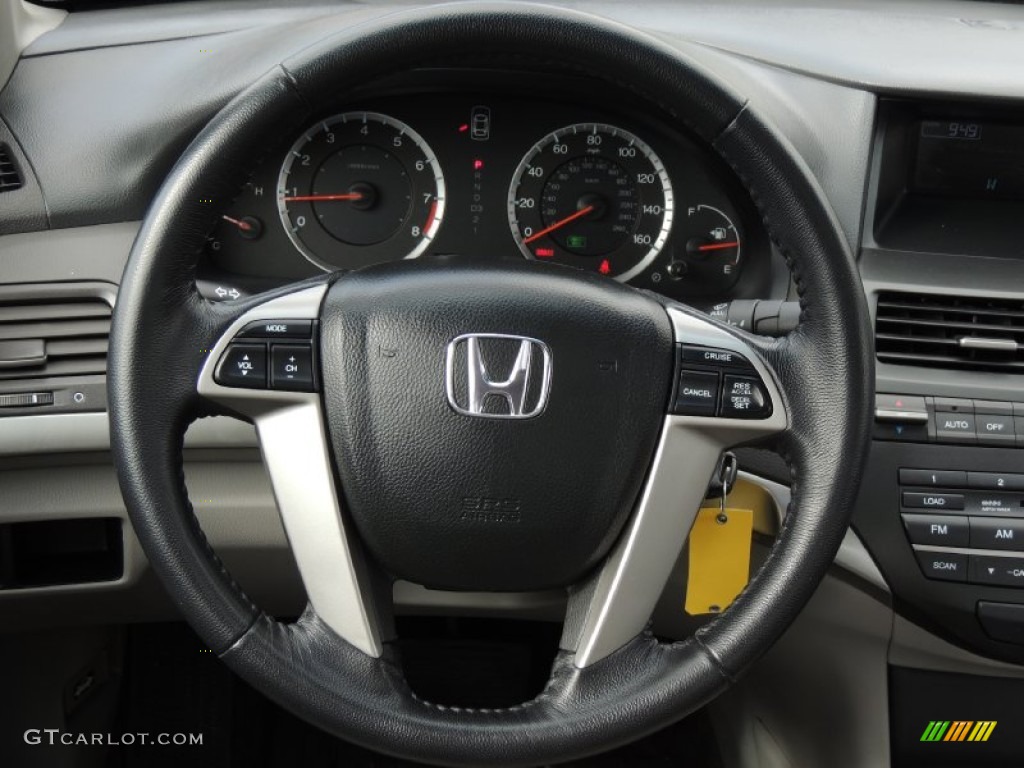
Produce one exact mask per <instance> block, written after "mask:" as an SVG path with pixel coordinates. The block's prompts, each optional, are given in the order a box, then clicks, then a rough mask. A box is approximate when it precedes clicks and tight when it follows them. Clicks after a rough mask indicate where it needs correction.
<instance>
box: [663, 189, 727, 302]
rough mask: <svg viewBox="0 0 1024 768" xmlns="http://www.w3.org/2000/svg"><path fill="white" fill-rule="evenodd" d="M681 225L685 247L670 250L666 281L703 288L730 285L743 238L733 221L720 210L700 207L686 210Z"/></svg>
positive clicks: (710, 206)
mask: <svg viewBox="0 0 1024 768" xmlns="http://www.w3.org/2000/svg"><path fill="white" fill-rule="evenodd" d="M680 225H681V230H682V238H681V241H682V242H683V243H684V245H683V247H679V246H678V245H677V246H676V247H675V248H674V249H673V259H672V262H671V263H670V264H669V266H668V270H667V271H668V276H669V278H670V279H672V280H686V281H687V282H691V283H695V284H700V285H701V286H705V287H714V288H728V287H729V286H731V285H732V284H733V283H734V282H735V281H736V278H737V277H738V275H739V268H740V257H741V254H742V251H743V236H742V234H741V233H740V231H739V229H738V228H737V227H736V225H735V224H734V223H733V220H732V219H731V218H729V216H728V215H726V214H725V213H724V212H722V211H721V210H720V209H718V208H715V207H714V206H712V205H705V204H701V205H696V206H693V207H690V208H688V209H687V211H686V218H685V219H684V220H683V221H681V222H680ZM677 242H679V241H677Z"/></svg>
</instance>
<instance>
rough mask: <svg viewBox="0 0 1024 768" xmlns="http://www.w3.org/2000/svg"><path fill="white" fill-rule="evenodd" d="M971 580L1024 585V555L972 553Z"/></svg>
mask: <svg viewBox="0 0 1024 768" xmlns="http://www.w3.org/2000/svg"><path fill="white" fill-rule="evenodd" d="M971 582H973V583H974V584H992V585H994V586H999V587H1024V557H998V556H996V555H971Z"/></svg>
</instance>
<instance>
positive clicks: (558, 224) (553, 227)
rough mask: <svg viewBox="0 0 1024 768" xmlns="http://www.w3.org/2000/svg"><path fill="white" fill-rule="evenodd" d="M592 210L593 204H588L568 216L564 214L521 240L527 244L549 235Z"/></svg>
mask: <svg viewBox="0 0 1024 768" xmlns="http://www.w3.org/2000/svg"><path fill="white" fill-rule="evenodd" d="M592 210H594V206H592V205H588V206H587V207H586V208H580V209H579V210H578V211H576V213H574V214H571V215H569V216H566V217H565V218H564V219H561V220H559V221H556V222H555V223H554V224H552V225H551V226H550V227H544V229H542V230H541V231H540V232H537V233H535V234H532V235H530V236H529V237H528V238H526V239H525V240H523V243H524V244H525V245H529V244H530V243H532V242H533V241H534V240H536V239H537V238H539V237H544V235H549V234H551V233H552V232H554V231H555V230H556V229H561V228H562V227H564V226H565V225H566V224H570V223H571V222H574V221H576V219H581V218H583V217H584V216H586V215H587V214H588V213H590V212H591V211H592Z"/></svg>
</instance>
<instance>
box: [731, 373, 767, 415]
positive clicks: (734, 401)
mask: <svg viewBox="0 0 1024 768" xmlns="http://www.w3.org/2000/svg"><path fill="white" fill-rule="evenodd" d="M771 413H772V407H771V404H770V403H769V402H768V398H767V396H766V395H765V392H764V387H762V386H761V382H760V381H758V380H757V379H753V378H750V377H749V376H729V375H727V376H725V381H724V383H723V386H722V408H721V411H720V415H722V416H724V417H726V418H730V419H763V418H765V417H767V416H770V415H771Z"/></svg>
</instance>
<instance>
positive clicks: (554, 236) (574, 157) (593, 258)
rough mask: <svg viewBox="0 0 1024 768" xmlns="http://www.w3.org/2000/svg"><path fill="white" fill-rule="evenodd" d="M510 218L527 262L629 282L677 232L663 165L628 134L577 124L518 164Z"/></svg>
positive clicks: (542, 143)
mask: <svg viewBox="0 0 1024 768" xmlns="http://www.w3.org/2000/svg"><path fill="white" fill-rule="evenodd" d="M508 219H509V224H510V225H511V227H512V234H513V237H515V240H516V243H517V244H518V245H519V249H520V250H521V251H522V252H523V255H524V256H526V257H527V258H528V259H537V260H539V261H555V262H558V263H561V264H568V265H570V266H574V267H579V268H581V269H585V270H589V271H593V272H599V273H601V274H603V275H608V276H610V277H614V278H615V279H617V280H622V281H626V280H629V279H631V278H633V277H635V276H636V275H638V274H640V273H641V272H642V271H643V270H644V269H645V268H646V267H647V266H649V265H650V264H651V262H653V261H654V259H655V258H656V257H657V255H658V253H659V251H660V250H661V249H662V247H663V246H664V245H665V241H666V240H667V239H668V235H669V232H670V230H671V228H672V183H671V182H670V180H669V177H668V173H667V172H666V171H665V166H664V165H663V164H662V162H661V160H660V159H659V158H658V156H657V155H656V154H655V153H654V151H653V150H652V149H651V148H650V147H649V146H647V144H645V143H644V142H643V141H641V140H640V139H639V138H637V137H636V136H634V135H633V134H632V133H630V132H629V131H625V130H623V129H621V128H616V127H614V126H611V125H606V124H603V123H577V124H575V125H570V126H567V127H565V128H562V129H560V130H557V131H555V132H554V133H551V134H549V135H548V136H545V137H544V138H543V139H541V140H540V141H539V142H537V144H535V145H534V146H533V148H532V149H531V150H530V151H529V152H528V153H527V155H526V157H524V158H523V160H522V162H521V163H520V164H519V168H518V169H517V170H516V173H515V176H513V178H512V185H511V187H510V188H509V195H508Z"/></svg>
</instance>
